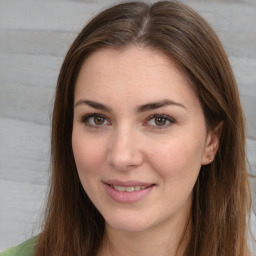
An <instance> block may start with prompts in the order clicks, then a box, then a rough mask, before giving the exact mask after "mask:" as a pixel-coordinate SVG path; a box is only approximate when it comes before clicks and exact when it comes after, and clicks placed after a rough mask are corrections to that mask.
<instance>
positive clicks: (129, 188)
mask: <svg viewBox="0 0 256 256" xmlns="http://www.w3.org/2000/svg"><path fill="white" fill-rule="evenodd" d="M107 185H108V186H110V187H112V188H113V189H115V190H117V191H120V192H128V193H132V192H134V191H140V190H142V189H146V188H149V187H151V186H154V184H152V185H149V186H115V185H113V184H107Z"/></svg>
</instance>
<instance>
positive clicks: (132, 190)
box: [104, 180, 155, 203]
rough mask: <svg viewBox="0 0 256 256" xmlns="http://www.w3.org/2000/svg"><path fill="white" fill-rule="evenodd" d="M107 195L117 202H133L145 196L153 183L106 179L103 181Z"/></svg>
mask: <svg viewBox="0 0 256 256" xmlns="http://www.w3.org/2000/svg"><path fill="white" fill-rule="evenodd" d="M104 185H105V189H106V192H107V194H108V196H109V197H110V198H111V199H112V200H114V201H116V202H119V203H133V202H137V201H139V200H141V199H142V198H144V197H145V196H147V195H148V194H149V193H150V192H151V191H152V189H153V187H154V186H155V184H150V183H144V182H138V181H125V182H122V181H118V180H108V181H105V182H104Z"/></svg>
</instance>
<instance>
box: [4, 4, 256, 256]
mask: <svg viewBox="0 0 256 256" xmlns="http://www.w3.org/2000/svg"><path fill="white" fill-rule="evenodd" d="M114 2H116V1H111V0H108V1H104V0H102V1H100V0H91V1H86V0H84V1H82V0H80V1H78V0H76V1H75V0H73V1H72V0H55V1H54V0H53V1H50V0H44V1H43V0H8V1H7V0H0V54H1V55H0V251H1V250H4V249H6V248H8V247H10V246H13V245H16V244H18V243H20V242H22V241H24V240H25V239H27V238H29V237H31V235H32V231H33V230H34V232H35V234H36V233H37V232H38V231H37V226H38V225H37V223H38V220H39V217H40V213H41V211H42V208H43V203H44V199H45V192H46V188H47V179H48V175H49V144H50V140H49V138H50V119H51V110H52V103H53V102H52V101H53V95H54V90H55V84H56V79H57V75H58V72H59V69H60V65H61V63H62V60H63V57H64V55H65V53H66V51H67V49H68V47H69V46H70V44H71V42H72V40H73V39H74V38H75V36H76V35H77V33H78V32H79V30H80V29H81V28H82V27H83V26H84V25H85V23H86V22H87V21H88V19H89V18H90V17H92V16H93V15H94V14H96V13H97V12H98V11H99V10H101V9H103V8H104V7H106V6H109V5H110V4H111V3H114ZM183 2H185V3H188V4H189V5H190V6H191V7H193V8H194V9H195V10H196V11H198V12H199V13H200V14H201V15H202V16H203V17H205V18H206V19H207V20H208V22H209V23H210V24H211V25H212V26H213V27H214V29H215V30H216V32H217V34H218V35H219V36H220V38H221V40H222V42H223V44H224V47H225V49H226V51H227V53H228V55H229V58H230V61H231V63H232V66H233V68H234V72H235V75H236V78H237V81H238V84H239V90H240V94H241V99H242V104H243V107H244V111H245V114H246V119H247V127H248V129H247V149H248V158H249V161H250V165H251V172H252V173H254V174H256V0H237V1H235V0H213V1H210V0H208V1H199V0H184V1H183ZM227 157H228V156H227ZM254 184H256V182H255V181H254ZM253 196H254V205H255V201H256V196H255V188H254V190H253ZM253 217H254V218H255V216H253ZM255 223H256V222H255V220H254V222H253V228H254V229H255V225H256V224H255Z"/></svg>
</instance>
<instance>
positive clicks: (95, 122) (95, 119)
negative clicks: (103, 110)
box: [81, 113, 110, 127]
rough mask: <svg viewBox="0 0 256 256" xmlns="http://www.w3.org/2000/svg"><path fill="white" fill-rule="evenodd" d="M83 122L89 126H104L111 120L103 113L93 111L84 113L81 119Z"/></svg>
mask: <svg viewBox="0 0 256 256" xmlns="http://www.w3.org/2000/svg"><path fill="white" fill-rule="evenodd" d="M81 122H82V123H85V125H87V126H91V127H97V126H103V125H109V124H110V123H109V121H108V120H107V119H106V117H104V116H103V115H101V114H98V113H92V114H87V115H84V116H83V117H82V119H81Z"/></svg>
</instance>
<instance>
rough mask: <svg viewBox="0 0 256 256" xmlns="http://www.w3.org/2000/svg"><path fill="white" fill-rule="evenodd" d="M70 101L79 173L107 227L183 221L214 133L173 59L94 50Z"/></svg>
mask: <svg viewBox="0 0 256 256" xmlns="http://www.w3.org/2000/svg"><path fill="white" fill-rule="evenodd" d="M74 102H75V105H74V120H73V134H72V146H73V152H74V158H75V162H76V166H77V171H78V174H79V177H80V180H81V183H82V185H83V188H84V190H85V191H86V193H87V195H88V196H89V198H90V199H91V201H92V202H93V204H94V205H95V206H96V208H97V209H98V210H99V211H100V213H101V214H102V216H103V217H104V219H105V221H106V225H107V226H108V227H111V228H112V229H118V230H119V231H120V230H121V231H128V232H136V231H143V230H148V229H151V228H156V227H160V226H161V225H164V226H166V225H169V224H170V225H171V223H173V222H175V223H177V225H180V224H181V223H184V221H185V218H187V215H188V213H189V210H190V207H191V201H192V190H193V187H194V184H195V182H196V179H197V176H198V174H199V170H200V167H201V165H202V164H208V163H209V160H208V154H209V152H210V151H211V141H212V136H213V135H212V133H211V132H207V129H206V125H205V119H204V115H203V111H202V107H201V105H200V102H199V100H198V98H197V96H196V94H195V92H194V91H193V89H192V87H191V86H190V85H189V83H188V81H187V80H186V78H185V76H184V74H183V73H182V71H181V70H180V69H179V67H178V66H177V65H176V64H175V62H173V61H171V60H170V59H169V58H167V57H165V55H163V54H162V53H160V52H158V51H153V50H150V49H146V48H139V47H135V46H133V47H130V48H128V49H125V50H115V49H109V48H106V49H101V50H98V51H96V52H95V53H93V54H92V55H91V56H90V57H89V58H88V59H87V60H86V61H85V62H84V64H83V65H82V67H81V70H80V73H79V76H78V79H77V82H76V87H75V96H74Z"/></svg>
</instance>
